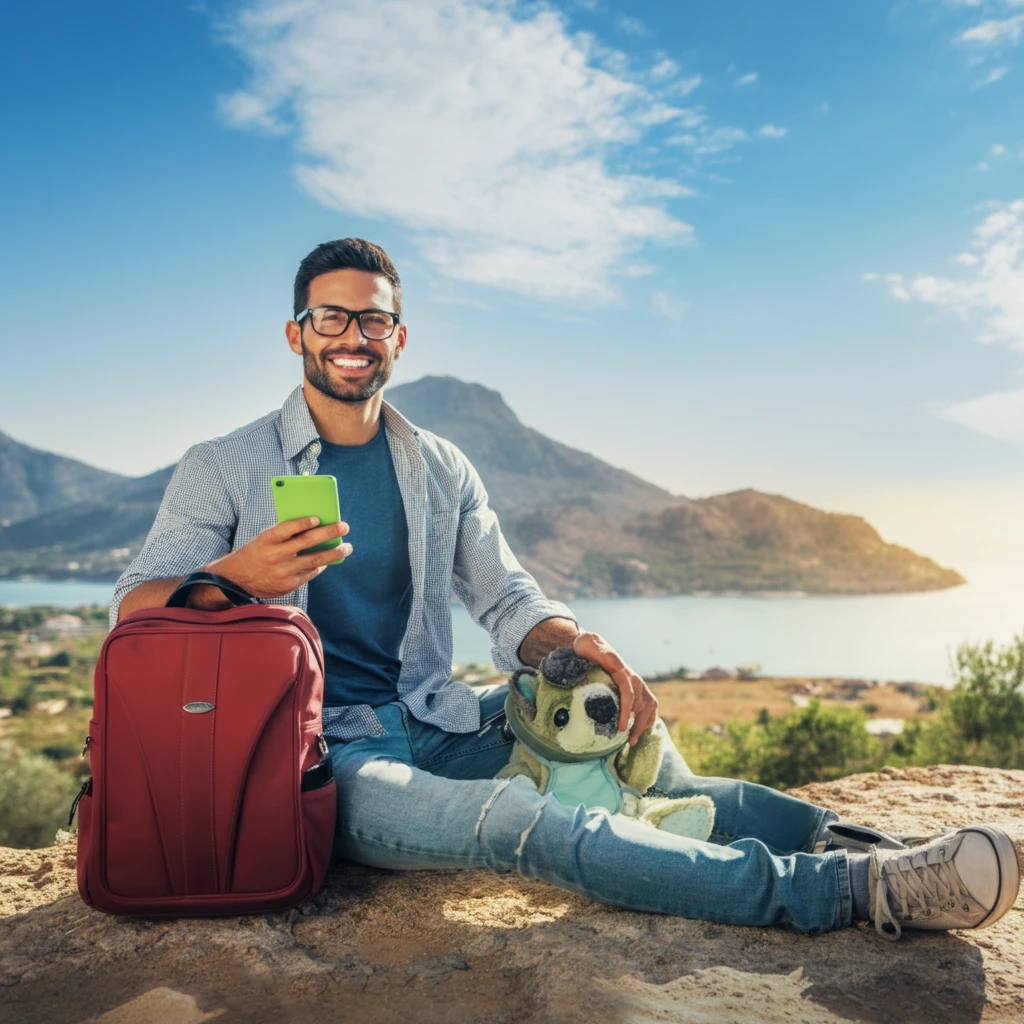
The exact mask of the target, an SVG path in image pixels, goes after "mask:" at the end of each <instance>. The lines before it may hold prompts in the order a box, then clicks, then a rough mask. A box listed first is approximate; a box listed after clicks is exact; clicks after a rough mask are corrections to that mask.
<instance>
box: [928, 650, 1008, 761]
mask: <svg viewBox="0 0 1024 1024" xmlns="http://www.w3.org/2000/svg"><path fill="white" fill-rule="evenodd" d="M952 670H953V674H954V676H955V677H956V684H955V685H954V686H953V689H952V690H951V691H950V692H949V696H948V697H947V698H946V700H945V701H944V702H943V703H942V705H941V707H940V711H939V714H938V718H937V719H936V721H935V723H934V724H933V725H932V726H930V727H925V728H923V729H921V731H920V735H919V736H918V737H917V738H916V749H915V751H914V757H915V760H916V761H917V763H919V764H937V763H940V762H946V763H952V764H980V765H987V766H989V767H993V768H1024V692H1022V691H1024V633H1021V634H1020V635H1019V636H1016V637H1014V638H1013V639H1012V640H1011V641H1010V643H1009V644H1007V645H1006V646H1005V647H998V648H997V647H996V646H995V644H994V643H993V642H992V641H991V640H988V641H986V642H985V643H982V644H961V645H960V646H959V647H958V648H957V649H956V653H955V654H954V655H953V658H952Z"/></svg>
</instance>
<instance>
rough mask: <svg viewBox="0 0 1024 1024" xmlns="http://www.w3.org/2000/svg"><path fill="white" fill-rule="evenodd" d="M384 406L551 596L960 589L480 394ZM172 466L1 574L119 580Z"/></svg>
mask: <svg viewBox="0 0 1024 1024" xmlns="http://www.w3.org/2000/svg"><path fill="white" fill-rule="evenodd" d="M387 399H388V401H389V402H391V403H392V404H394V405H395V407H396V408H398V409H399V410H401V412H402V413H403V414H404V415H406V416H407V417H408V418H409V419H410V420H412V422H414V423H416V424H417V425H419V426H421V427H423V428H425V429H427V430H430V431H433V432H434V433H436V434H439V435H441V436H442V437H446V438H448V439H449V440H451V441H452V442H454V443H455V444H456V445H458V446H459V448H461V449H462V450H463V451H464V452H465V453H466V455H467V456H468V457H469V459H470V460H471V461H472V463H473V464H474V465H475V466H476V468H477V470H478V471H479V472H480V475H481V477H482V478H483V481H484V483H485V485H486V486H487V489H488V494H489V496H490V501H491V505H492V507H493V508H494V509H495V510H496V511H497V512H498V514H499V516H500V517H501V523H502V529H503V530H504V533H505V535H506V537H507V538H508V541H509V544H510V545H511V547H512V549H513V550H514V551H515V552H516V554H517V555H518V556H519V558H520V559H521V561H522V562H523V564H524V565H525V566H526V568H527V569H529V570H530V571H531V572H532V573H533V574H534V575H535V576H536V577H537V579H538V581H539V582H540V584H541V586H542V587H543V588H544V590H545V592H547V593H549V594H550V595H552V596H557V597H563V598H572V597H582V596H588V597H589V596H593V597H603V596H611V595H623V594H678V593H692V592H694V591H712V592H722V591H753V592H769V591H805V592H808V593H820V594H875V593H895V592H907V591H919V590H937V589H942V588H944V587H951V586H956V585H957V584H960V583H963V582H964V581H963V578H962V577H961V576H960V575H959V574H958V573H956V572H954V571H953V570H952V569H944V568H942V567H940V566H938V565H936V564H935V563H934V562H932V561H931V560H930V559H928V558H924V557H922V556H921V555H918V554H915V553H914V552H912V551H909V550H908V549H906V548H902V547H899V546H897V545H895V544H888V543H886V542H885V541H883V540H882V538H881V537H879V535H878V533H877V532H876V531H875V530H874V528H873V527H871V526H870V525H869V524H868V523H866V522H865V521H864V520H863V519H861V518H859V517H857V516H852V515H841V514H838V513H833V512H823V511H821V510H819V509H815V508H811V507H810V506H807V505H802V504H799V503H798V502H795V501H792V500H790V499H789V498H784V497H781V496H778V495H772V494H762V493H760V492H758V491H752V490H746V491H737V492H735V493H732V494H721V495H716V496H714V497H711V498H700V499H691V498H683V497H678V496H676V495H673V494H670V493H669V492H668V491H665V490H663V489H662V488H660V487H656V486H655V485H654V484H651V483H648V482H647V481H646V480H641V479H640V478H639V477H636V476H633V474H631V473H628V472H626V471H625V470H622V469H616V468H615V467H614V466H610V465H608V464H607V463H605V462H602V461H601V460H600V459H598V458H596V457H595V456H593V455H589V454H587V453H586V452H581V451H578V450H576V449H575V448H570V447H568V446H567V445H564V444H560V443H559V442H557V441H553V440H552V439H551V438H548V437H545V436H544V435H543V434H541V433H540V432H539V431H536V430H534V429H532V428H531V427H527V426H525V425H524V424H522V423H521V422H520V421H519V419H518V418H517V417H516V415H515V413H514V412H512V410H511V409H510V408H509V407H508V406H507V405H506V404H505V402H504V400H503V399H502V397H501V395H500V394H499V393H498V392H497V391H492V390H490V389H488V388H485V387H483V386H481V385H479V384H467V383H464V382H463V381H460V380H457V379H455V378H454V377H424V378H422V379H421V380H418V381H415V382H413V383H411V384H403V385H401V386H399V387H395V388H393V389H389V390H388V392H387ZM54 458H56V457H55V456H54ZM76 465H80V464H76ZM83 468H85V469H88V467H83ZM173 469H174V467H173V466H168V467H166V468H164V469H161V470H158V471H157V472H155V473H152V474H150V475H149V476H147V477H142V478H140V479H137V480H127V479H126V478H123V477H122V478H117V481H119V482H118V483H117V485H116V487H114V492H113V493H110V490H109V488H108V493H107V494H105V495H102V496H96V495H92V496H90V497H88V498H87V499H86V500H82V501H78V502H75V503H71V504H68V505H66V506H65V507H63V508H59V509H54V510H52V511H48V512H45V513H43V514H41V515H36V516H33V517H30V518H26V519H24V520H22V521H20V522H16V523H12V524H11V525H9V526H7V527H6V528H4V529H0V576H11V575H16V574H19V573H26V572H32V573H38V574H41V575H47V576H54V577H58V578H63V577H66V576H67V575H68V574H69V573H73V574H75V575H76V576H78V577H92V578H109V577H111V576H114V575H116V574H117V572H118V571H119V570H120V569H122V568H123V567H124V566H125V565H126V564H127V562H128V561H129V559H130V558H131V557H132V556H134V554H135V553H136V552H137V551H138V550H139V548H140V547H141V544H142V542H143V540H144V539H145V535H146V533H147V531H148V529H149V527H150V525H151V524H152V521H153V517H154V515H155V514H156V509H157V506H158V504H159V502H160V498H161V496H162V494H163V491H164V488H165V487H166V485H167V481H168V480H169V479H170V475H171V473H172V472H173ZM96 472H99V471H98V470H97V471H96ZM3 482H4V478H3V476H0V484H2V483H3Z"/></svg>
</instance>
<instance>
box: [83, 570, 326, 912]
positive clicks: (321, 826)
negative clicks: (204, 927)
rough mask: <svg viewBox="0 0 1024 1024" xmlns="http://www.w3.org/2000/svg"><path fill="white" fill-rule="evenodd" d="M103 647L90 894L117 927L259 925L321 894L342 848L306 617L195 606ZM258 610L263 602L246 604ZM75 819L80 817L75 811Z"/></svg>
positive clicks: (127, 621)
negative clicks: (156, 922) (233, 920)
mask: <svg viewBox="0 0 1024 1024" xmlns="http://www.w3.org/2000/svg"><path fill="white" fill-rule="evenodd" d="M197 582H217V583H218V585H220V586H222V588H223V589H225V591H228V590H232V591H233V594H230V595H229V596H231V597H232V600H245V599H248V595H246V594H245V593H244V592H243V591H240V590H238V589H237V588H234V586H233V584H230V583H229V582H228V581H226V580H220V578H218V577H211V576H210V575H209V574H200V573H194V574H193V575H192V576H190V577H188V578H187V579H186V580H185V581H184V582H183V583H182V586H181V587H180V588H179V589H178V591H176V592H175V595H173V596H172V598H171V600H170V601H169V602H168V607H167V608H153V609H144V610H142V611H138V612H134V613H133V614H131V615H128V616H126V617H125V618H124V619H122V621H121V622H119V623H118V625H117V626H116V627H115V628H114V629H113V630H112V631H111V633H110V634H109V636H108V637H107V639H106V641H105V642H104V644H103V649H102V651H101V653H100V658H99V661H98V663H97V665H96V677H95V707H94V717H93V721H92V722H90V724H89V737H88V739H87V741H86V749H87V750H88V753H89V757H90V762H91V768H92V777H91V779H89V780H87V781H86V783H85V785H84V786H83V787H82V792H81V793H80V794H79V797H78V799H77V800H76V805H77V809H78V815H79V818H78V890H79V892H80V893H81V895H82V899H84V900H85V902H86V903H88V904H89V905H90V906H93V907H96V908H97V909H98V910H105V911H108V912H109V913H113V914H141V915H146V916H150V915H158V914H170V915H176V916H178V915H207V914H250V913H260V912H265V911H272V910H283V909H285V908H288V907H292V906H294V905H295V904H297V903H300V902H302V901H303V900H304V899H306V898H307V897H309V896H312V895H313V894H315V893H316V892H317V891H318V890H319V888H320V885H321V883H322V882H323V878H324V874H325V872H326V870H327V865H328V862H329V860H330V854H331V844H332V842H333V839H334V822H335V814H336V804H335V799H336V796H335V783H334V779H333V775H332V772H331V761H330V758H329V757H328V756H327V744H326V742H325V740H324V738H323V732H322V728H321V721H320V711H321V707H322V704H323V685H324V683H323V648H322V647H321V644H320V637H319V635H318V634H317V632H316V629H315V628H314V626H313V624H312V623H311V622H310V621H309V619H308V618H307V617H306V615H305V614H304V613H303V612H302V611H301V610H300V609H298V608H293V607H288V606H285V605H260V604H256V603H247V604H242V605H239V606H236V607H233V608H231V609H228V610H227V611H220V612H204V611H197V610H195V609H191V608H184V607H171V606H170V605H172V604H175V605H183V604H184V599H185V595H186V593H187V590H188V588H189V587H190V586H192V585H194V584H195V583H197ZM249 600H251V599H249ZM72 815H74V808H72Z"/></svg>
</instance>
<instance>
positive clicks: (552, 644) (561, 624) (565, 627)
mask: <svg viewBox="0 0 1024 1024" xmlns="http://www.w3.org/2000/svg"><path fill="white" fill-rule="evenodd" d="M579 632H580V628H579V626H577V625H576V623H575V622H573V621H572V619H559V618H554V619H545V620H544V621H543V622H538V623H537V625H536V626H534V627H533V629H531V630H530V632H529V633H527V634H526V636H525V638H524V639H523V642H522V643H521V644H520V645H519V660H520V661H521V662H522V663H523V664H524V665H532V666H534V668H536V667H537V666H538V665H539V664H540V663H541V662H542V661H543V660H544V659H545V658H546V657H547V656H548V655H549V654H550V653H551V652H552V651H553V650H554V649H555V648H556V647H572V642H573V640H575V639H576V637H577V636H579Z"/></svg>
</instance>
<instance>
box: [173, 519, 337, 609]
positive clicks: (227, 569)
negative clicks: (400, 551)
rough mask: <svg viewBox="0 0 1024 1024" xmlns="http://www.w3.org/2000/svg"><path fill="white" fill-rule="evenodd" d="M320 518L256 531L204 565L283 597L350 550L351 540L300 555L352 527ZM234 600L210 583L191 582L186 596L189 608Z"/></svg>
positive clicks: (257, 591) (257, 592)
mask: <svg viewBox="0 0 1024 1024" xmlns="http://www.w3.org/2000/svg"><path fill="white" fill-rule="evenodd" d="M319 522H320V520H319V519H317V518H316V517H312V518H305V519H289V520H287V521H286V522H283V523H278V524H277V525H276V526H272V527H270V529H269V530H264V531H263V532H262V533H258V534H257V535H256V536H255V537H253V539H252V540H251V541H249V542H248V543H247V544H243V545H242V546H241V547H240V548H238V549H237V550H236V551H232V552H231V554H229V555H224V557H223V558H218V559H217V560H216V561H213V562H210V563H209V564H208V565H204V566H203V569H205V570H206V571H207V572H215V573H217V574H218V575H219V576H224V577H226V578H227V579H229V580H231V582H232V583H237V584H238V585H239V586H240V587H241V588H242V589H243V590H247V591H248V592H249V593H250V594H252V595H253V597H283V596H284V595H285V594H290V593H292V591H294V590H298V588H299V587H301V586H302V585H303V584H304V583H308V582H309V581H310V580H311V579H313V577H314V576H319V575H320V573H322V572H323V571H324V569H325V568H327V563H328V562H336V561H337V560H338V559H339V558H347V557H348V556H349V555H351V554H352V545H351V544H342V545H341V546H340V547H336V548H328V549H327V550H325V551H313V552H311V553H310V554H308V555H300V554H299V552H300V551H304V550H305V549H306V548H311V547H315V546H316V545H317V544H322V543H323V542H324V541H325V540H332V539H333V538H334V537H344V536H345V534H346V533H348V523H331V524H330V525H329V526H319V525H318V523H319ZM230 604H231V602H230V601H228V599H227V598H226V597H225V596H224V594H223V593H222V591H221V590H220V589H219V588H218V587H214V586H210V585H203V586H198V587H193V588H192V591H191V593H190V594H189V596H188V606H189V607H190V608H200V609H204V610H206V611H219V610H220V609H222V608H228V607H230Z"/></svg>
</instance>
